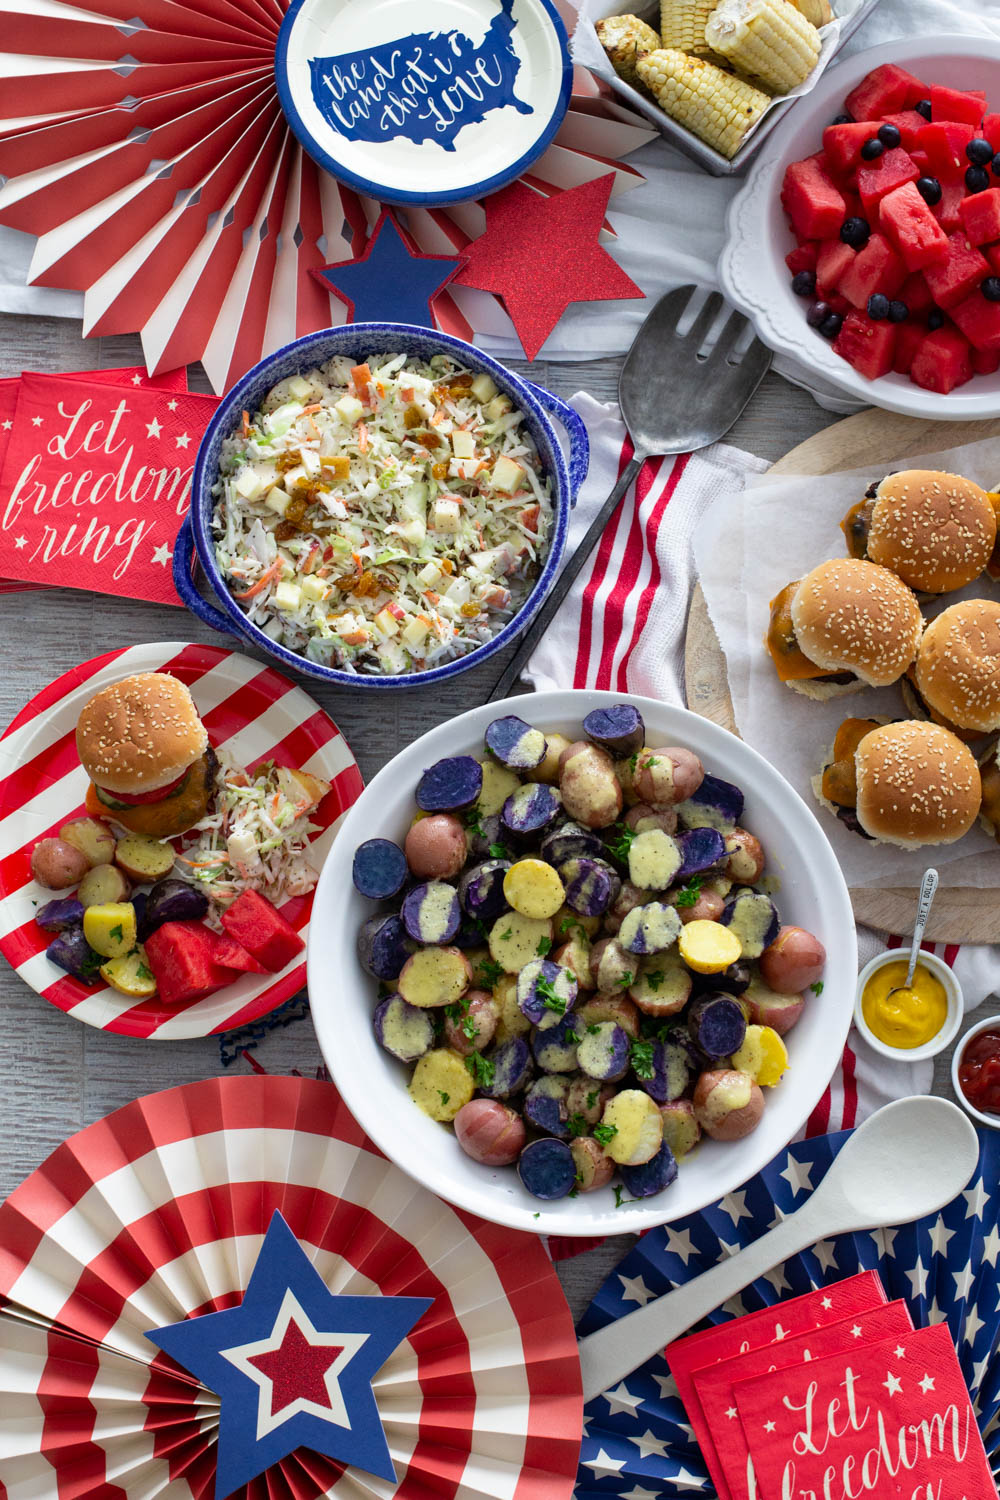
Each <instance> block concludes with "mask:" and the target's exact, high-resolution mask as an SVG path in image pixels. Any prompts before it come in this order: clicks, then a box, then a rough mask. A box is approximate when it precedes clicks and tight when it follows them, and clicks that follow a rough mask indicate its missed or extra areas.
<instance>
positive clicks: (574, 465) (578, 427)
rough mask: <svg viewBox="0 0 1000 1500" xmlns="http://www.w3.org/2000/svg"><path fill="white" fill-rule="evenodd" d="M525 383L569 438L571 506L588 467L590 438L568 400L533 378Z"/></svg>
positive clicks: (575, 499)
mask: <svg viewBox="0 0 1000 1500" xmlns="http://www.w3.org/2000/svg"><path fill="white" fill-rule="evenodd" d="M525 384H526V385H527V386H529V388H530V389H531V391H532V393H533V394H534V395H535V396H536V397H537V398H538V400H539V401H540V402H541V404H542V406H544V407H545V410H546V411H547V412H548V413H549V415H550V416H552V417H555V419H556V421H557V422H559V423H561V424H562V426H563V427H564V428H565V429H566V436H567V437H568V438H569V503H570V508H572V507H573V506H574V505H575V504H576V501H577V496H578V495H579V493H580V486H581V485H582V484H583V481H584V480H585V479H586V477H587V470H588V469H589V468H590V438H589V437H588V436H587V428H586V426H585V425H584V421H583V418H582V417H581V416H580V414H579V412H576V411H574V410H573V408H572V407H571V406H570V405H569V403H568V402H566V401H563V400H561V398H560V397H559V396H553V394H552V392H551V391H547V390H546V389H545V387H544V386H543V385H536V384H535V382H534V381H533V380H528V381H526V382H525Z"/></svg>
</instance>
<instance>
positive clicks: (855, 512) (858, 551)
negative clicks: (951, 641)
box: [840, 469, 1000, 594]
mask: <svg viewBox="0 0 1000 1500" xmlns="http://www.w3.org/2000/svg"><path fill="white" fill-rule="evenodd" d="M997 499H998V500H1000V496H998V497H997ZM840 529H841V530H842V531H843V533H844V536H845V538H846V539H847V550H848V552H849V553H850V554H851V556H852V557H855V558H861V559H864V560H865V561H868V562H873V563H878V564H879V566H880V567H883V568H888V569H890V571H891V572H893V573H895V574H896V576H897V577H899V578H901V579H902V580H903V582H904V583H906V584H909V586H910V588H912V589H916V590H917V591H918V592H919V593H923V594H946V593H949V592H950V591H951V590H952V589H961V588H964V587H965V585H966V584H968V583H972V581H973V580H974V579H976V578H978V577H979V576H980V574H981V573H982V572H983V570H984V568H985V567H986V566H987V564H988V563H989V561H990V558H991V556H992V554H993V550H994V547H995V545H996V539H997V515H996V510H995V509H994V500H993V497H992V496H991V495H990V494H988V493H987V491H986V490H983V489H980V487H979V485H978V484H975V483H974V482H973V481H972V480H971V479H963V478H962V476H961V475H960V474H945V473H943V472H941V471H939V470H937V469H903V470H902V471H901V472H900V473H898V474H889V475H887V476H886V478H885V479H882V480H880V481H878V482H877V483H875V484H872V485H870V486H869V488H868V490H867V491H866V493H865V497H864V499H863V500H861V501H859V502H858V504H857V505H854V506H852V507H851V509H850V510H849V511H848V512H847V515H846V516H845V517H844V519H843V521H841V523H840Z"/></svg>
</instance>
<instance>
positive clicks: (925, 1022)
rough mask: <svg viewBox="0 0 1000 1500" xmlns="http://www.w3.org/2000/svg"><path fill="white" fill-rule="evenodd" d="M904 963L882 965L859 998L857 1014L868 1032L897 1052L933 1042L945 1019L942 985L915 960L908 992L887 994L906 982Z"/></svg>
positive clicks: (944, 993)
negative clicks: (867, 1028) (866, 1024)
mask: <svg viewBox="0 0 1000 1500" xmlns="http://www.w3.org/2000/svg"><path fill="white" fill-rule="evenodd" d="M906 968H907V960H906V959H905V958H901V959H900V960H899V961H898V962H897V963H891V964H884V965H883V967H882V968H881V969H876V971H875V973H874V974H873V975H872V976H871V978H870V979H869V980H868V983H867V984H866V985H865V987H864V991H863V993H862V996H861V1012H862V1015H863V1016H864V1018H865V1020H866V1022H867V1023H868V1026H869V1027H870V1028H871V1031H872V1033H873V1034H874V1035H875V1036H877V1037H878V1039H879V1041H880V1042H884V1043H885V1044H886V1046H888V1047H898V1048H899V1050H900V1051H901V1052H905V1051H912V1050H913V1048H914V1047H922V1046H923V1045H924V1044H925V1042H929V1041H931V1040H933V1038H934V1037H936V1036H937V1034H938V1032H939V1031H940V1030H941V1028H942V1026H943V1025H944V1023H945V1021H946V1020H947V1018H948V996H947V994H946V992H945V988H944V985H943V984H942V983H941V981H940V979H938V978H937V977H936V976H935V975H934V974H932V973H931V972H930V970H929V969H927V968H925V967H924V965H923V964H922V963H921V962H920V960H919V959H918V960H917V967H916V969H915V970H914V971H913V983H912V985H911V986H910V988H909V989H908V990H899V991H898V993H897V994H895V995H891V996H890V994H889V991H890V990H891V989H893V988H894V987H895V986H896V985H901V984H903V983H904V981H905V979H906Z"/></svg>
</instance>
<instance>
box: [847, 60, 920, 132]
mask: <svg viewBox="0 0 1000 1500" xmlns="http://www.w3.org/2000/svg"><path fill="white" fill-rule="evenodd" d="M928 97H929V95H928V93H927V85H926V84H924V83H921V82H920V79H919V78H915V77H914V76H913V74H912V73H908V72H907V71H906V69H905V68H900V67H897V65H896V64H895V63H883V64H882V65H881V67H878V68H873V69H872V71H871V72H870V73H868V74H866V75H865V77H864V78H862V80H861V82H860V83H859V84H858V85H857V86H856V87H855V88H853V89H852V90H851V92H850V93H849V94H848V96H847V98H846V99H845V100H844V108H845V110H846V111H847V113H848V114H849V115H853V116H854V118H855V119H856V120H882V119H884V118H885V116H886V115H890V114H894V113H895V112H896V111H897V110H900V109H907V108H909V106H910V105H911V104H916V102H917V100H918V99H926V98H928Z"/></svg>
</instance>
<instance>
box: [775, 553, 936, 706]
mask: <svg viewBox="0 0 1000 1500" xmlns="http://www.w3.org/2000/svg"><path fill="white" fill-rule="evenodd" d="M923 623H924V622H923V619H922V617H921V614H920V606H919V605H918V603H917V601H916V599H915V598H914V596H913V594H912V593H911V591H910V590H909V589H908V588H907V587H906V585H905V583H902V582H901V581H900V579H898V578H897V577H896V575H895V573H890V572H889V570H888V569H887V568H880V567H878V566H876V564H875V563H871V562H861V561H859V560H858V559H857V558H853V557H843V558H837V559H835V560H834V561H833V562H825V563H820V565H819V567H818V568H813V570H812V572H811V573H807V574H806V576H805V577H804V578H803V579H802V580H801V581H800V583H799V586H798V588H797V589H796V590H795V594H794V596H793V598H792V624H793V626H794V627H795V638H796V640H797V642H798V644H799V647H800V649H801V650H802V651H803V652H804V654H805V655H806V656H807V657H808V658H809V660H810V661H812V662H815V663H816V665H817V666H818V667H822V668H823V669H824V670H825V671H827V672H853V673H854V674H855V676H857V677H859V678H860V679H861V681H862V682H864V683H868V684H869V686H871V687H888V685H889V684H890V683H893V682H896V681H898V679H899V678H900V677H902V675H903V673H904V672H905V671H906V669H907V667H908V666H909V665H910V663H911V662H912V661H913V658H914V656H915V655H916V653H917V643H918V642H919V640H920V634H921V631H922V629H923Z"/></svg>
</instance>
